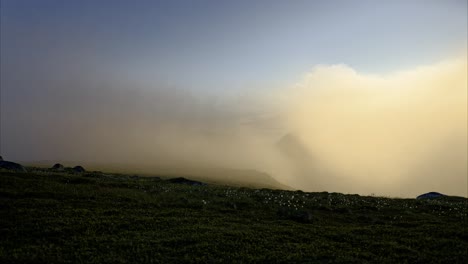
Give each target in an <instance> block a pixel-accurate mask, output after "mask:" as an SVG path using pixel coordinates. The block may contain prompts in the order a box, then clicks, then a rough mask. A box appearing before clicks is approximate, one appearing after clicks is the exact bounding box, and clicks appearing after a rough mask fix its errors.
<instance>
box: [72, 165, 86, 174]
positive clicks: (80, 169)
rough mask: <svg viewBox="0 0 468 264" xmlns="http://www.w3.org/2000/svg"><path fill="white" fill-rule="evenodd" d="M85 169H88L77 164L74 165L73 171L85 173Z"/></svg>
mask: <svg viewBox="0 0 468 264" xmlns="http://www.w3.org/2000/svg"><path fill="white" fill-rule="evenodd" d="M85 171H86V170H85V169H84V168H83V167H81V166H75V167H73V172H76V173H83V172H85Z"/></svg>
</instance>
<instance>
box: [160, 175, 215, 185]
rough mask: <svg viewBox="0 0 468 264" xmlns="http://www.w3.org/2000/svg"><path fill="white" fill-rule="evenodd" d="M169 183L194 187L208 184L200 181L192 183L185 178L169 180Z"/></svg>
mask: <svg viewBox="0 0 468 264" xmlns="http://www.w3.org/2000/svg"><path fill="white" fill-rule="evenodd" d="M168 181H169V182H171V183H179V184H187V185H193V186H202V185H206V183H203V182H199V181H192V180H189V179H185V178H183V177H179V178H173V179H169V180H168Z"/></svg>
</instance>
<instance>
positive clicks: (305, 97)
mask: <svg viewBox="0 0 468 264" xmlns="http://www.w3.org/2000/svg"><path fill="white" fill-rule="evenodd" d="M181 75H183V74H181ZM50 77H51V76H50V75H49V76H48V78H46V77H44V76H36V77H31V78H20V77H18V75H16V76H15V75H10V76H8V77H6V78H4V79H3V80H2V89H3V90H2V98H1V100H2V108H1V109H2V113H1V115H2V123H1V125H2V126H1V132H2V137H1V146H2V149H1V151H2V153H1V154H2V155H3V156H4V158H8V159H11V160H18V161H37V160H54V161H79V162H82V163H84V164H86V163H89V164H91V163H102V164H105V163H108V164H129V165H131V166H135V167H138V168H140V170H141V169H142V168H143V169H144V168H146V169H147V171H149V172H155V171H156V170H158V169H162V168H164V169H168V168H169V169H174V170H177V169H187V168H196V167H206V168H209V167H216V168H236V169H254V170H258V171H262V172H266V173H268V174H270V175H272V176H273V177H274V178H275V179H277V180H278V181H279V182H281V183H283V184H286V185H289V186H292V187H294V188H298V189H302V190H305V191H329V192H333V191H339V192H345V193H360V194H370V193H375V194H377V195H390V196H403V197H408V196H414V195H416V194H419V193H421V192H426V191H439V192H443V193H448V194H454V195H462V196H467V163H468V161H467V160H468V158H467V64H466V60H465V59H464V58H461V59H459V60H450V61H445V62H441V63H438V64H434V65H428V66H422V67H418V68H415V69H409V70H405V71H401V72H396V73H392V74H389V75H385V76H377V75H368V74H363V73H359V72H356V71H355V70H353V69H352V68H350V67H348V66H346V65H331V66H327V65H323V66H317V67H315V68H314V69H313V70H312V71H311V72H310V73H308V74H306V75H305V76H304V78H303V79H302V80H299V81H298V83H297V84H296V85H291V87H284V88H283V89H279V90H278V89H277V90H275V91H272V90H268V92H257V93H255V95H249V96H238V97H236V96H230V97H228V96H225V95H223V94H222V93H219V94H210V93H209V92H206V91H201V90H195V89H184V88H177V87H171V86H164V85H159V84H151V85H149V84H148V83H145V84H143V83H139V82H135V81H132V80H131V79H128V78H123V77H120V76H109V75H99V74H93V73H91V72H86V71H84V72H83V71H82V72H81V73H80V74H76V75H73V74H64V75H60V76H58V77H57V76H55V78H50ZM219 85H221V86H222V84H219ZM219 177H222V175H219Z"/></svg>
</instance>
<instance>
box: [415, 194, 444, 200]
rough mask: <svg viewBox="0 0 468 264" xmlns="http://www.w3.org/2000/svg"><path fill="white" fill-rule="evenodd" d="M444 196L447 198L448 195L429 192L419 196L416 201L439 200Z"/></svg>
mask: <svg viewBox="0 0 468 264" xmlns="http://www.w3.org/2000/svg"><path fill="white" fill-rule="evenodd" d="M443 196H446V195H445V194H441V193H438V192H428V193H425V194H421V195H419V196H418V197H416V199H434V198H439V197H443Z"/></svg>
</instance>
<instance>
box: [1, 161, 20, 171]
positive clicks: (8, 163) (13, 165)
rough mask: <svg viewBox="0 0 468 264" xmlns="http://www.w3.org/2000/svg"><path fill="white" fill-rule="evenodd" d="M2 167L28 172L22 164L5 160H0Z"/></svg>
mask: <svg viewBox="0 0 468 264" xmlns="http://www.w3.org/2000/svg"><path fill="white" fill-rule="evenodd" d="M0 169H4V170H11V171H21V172H26V168H24V167H23V166H22V165H21V164H18V163H14V162H11V161H5V160H1V161H0Z"/></svg>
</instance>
